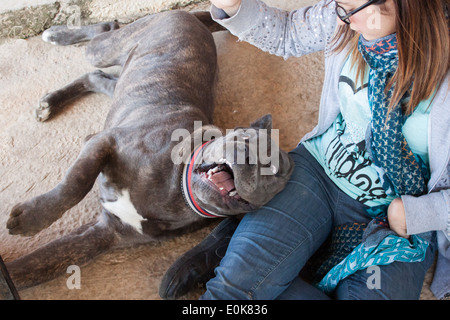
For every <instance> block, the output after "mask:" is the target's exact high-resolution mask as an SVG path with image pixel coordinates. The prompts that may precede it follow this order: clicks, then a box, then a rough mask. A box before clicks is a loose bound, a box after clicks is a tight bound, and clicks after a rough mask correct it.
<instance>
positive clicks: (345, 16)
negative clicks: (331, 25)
mask: <svg viewBox="0 0 450 320" xmlns="http://www.w3.org/2000/svg"><path fill="white" fill-rule="evenodd" d="M374 2H378V0H370V1H367V2H366V3H365V4H363V5H362V6H361V7H359V8H356V9H354V10H352V11H350V12H347V10H345V9H344V8H343V7H342V6H340V5H339V4H338V3H337V2H336V14H337V16H338V17H339V19H341V20H342V21H343V22H345V23H346V24H350V17H351V16H352V15H354V14H355V13H357V12H359V11H361V10H362V9H364V8H366V7H368V6H370V5H371V4H372V3H374Z"/></svg>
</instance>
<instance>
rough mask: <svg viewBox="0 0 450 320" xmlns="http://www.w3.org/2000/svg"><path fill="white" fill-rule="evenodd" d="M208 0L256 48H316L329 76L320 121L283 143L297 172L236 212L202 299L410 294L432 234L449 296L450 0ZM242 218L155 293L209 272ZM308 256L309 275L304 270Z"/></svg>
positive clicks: (439, 292) (175, 289)
mask: <svg viewBox="0 0 450 320" xmlns="http://www.w3.org/2000/svg"><path fill="white" fill-rule="evenodd" d="M211 2H212V3H213V6H212V9H211V14H212V17H213V18H214V19H215V20H216V21H217V22H219V23H220V24H222V25H223V26H225V27H226V28H228V29H229V30H230V31H231V32H232V33H233V34H235V35H236V36H238V37H239V38H240V39H241V40H243V41H248V42H250V43H251V44H253V45H255V46H257V47H258V48H261V49H262V50H264V51H268V52H270V53H272V54H276V55H279V56H283V57H284V58H288V57H290V56H301V55H304V54H308V53H311V52H316V51H321V50H324V52H325V79H324V88H323V93H322V98H321V104H320V110H319V120H318V125H317V127H316V128H314V130H313V131H312V132H310V133H309V134H307V135H306V136H305V137H303V139H302V140H301V142H300V143H299V145H298V147H297V148H296V149H294V150H293V151H292V152H291V153H290V155H291V156H292V158H293V160H294V161H295V164H296V166H295V170H294V173H293V175H292V177H291V180H290V181H289V183H288V184H287V186H286V188H285V189H284V190H283V191H282V192H280V193H279V194H278V195H276V196H275V198H274V199H273V200H272V201H270V202H269V203H268V204H266V205H265V206H264V207H263V208H261V209H260V210H258V211H257V212H253V213H250V214H246V215H245V216H244V218H243V219H242V221H240V222H239V225H238V227H237V229H236V231H235V232H234V235H233V237H232V238H231V241H230V243H229V246H228V249H227V251H226V254H225V256H224V257H223V259H222V260H221V262H220V265H219V266H218V267H217V268H216V269H215V277H214V278H213V279H211V280H210V281H209V282H208V283H207V285H206V288H207V290H206V292H205V294H204V295H203V296H202V299H328V298H335V299H417V298H419V296H420V292H421V288H422V283H423V279H424V276H425V273H426V271H427V270H428V268H429V267H430V265H431V263H432V261H433V258H434V248H435V243H436V242H437V243H438V247H439V256H438V265H437V270H436V275H435V278H434V283H433V287H432V289H433V291H434V293H435V295H436V296H437V297H438V298H443V297H444V296H445V295H446V294H448V293H449V292H450V279H449V275H448V270H450V249H449V240H448V239H450V215H449V213H450V191H449V185H450V179H449V171H448V168H449V151H450V144H449V143H450V142H449V141H450V129H449V123H450V112H449V109H448V106H449V105H450V97H448V95H447V94H448V91H449V61H450V56H449V51H450V44H449V32H448V30H449V29H448V26H449V25H448V0H445V1H443V0H427V1H423V0H371V1H366V0H342V1H329V0H324V1H321V2H319V3H317V4H316V5H315V6H312V7H307V8H303V9H299V10H296V11H293V12H285V11H283V10H279V9H275V8H270V7H268V6H266V5H265V4H264V3H262V2H260V1H259V0H242V1H241V0H211ZM236 225H237V222H234V221H233V220H231V219H227V220H225V221H224V222H222V223H221V224H220V225H219V226H218V228H217V229H216V230H214V231H213V233H212V235H211V236H210V237H208V238H207V239H205V240H204V241H203V242H202V243H201V244H200V245H199V246H197V247H196V248H194V249H192V250H191V251H190V252H188V253H187V254H186V255H185V256H183V257H182V258H181V259H180V260H179V261H178V262H176V263H175V264H174V265H173V266H172V268H171V269H170V270H169V271H168V273H167V274H166V276H165V279H164V281H163V282H162V285H161V290H160V293H161V295H162V296H163V297H174V296H177V295H179V294H181V293H184V292H186V291H188V290H189V289H190V288H191V287H192V286H193V285H194V284H195V283H197V282H199V281H202V280H203V278H204V277H208V276H209V275H210V271H211V269H212V268H214V266H215V263H218V262H219V261H220V257H219V255H217V254H215V252H217V251H218V249H219V248H222V249H223V248H226V245H228V240H227V239H228V238H229V237H230V236H231V234H233V231H234V228H235V226H236ZM330 236H331V241H332V242H331V245H329V244H327V243H325V242H326V240H327V239H330ZM436 238H437V241H436ZM324 243H325V245H323V244H324ZM322 245H323V246H322ZM321 246H322V249H321V250H319V251H318V252H317V250H318V249H319V248H320V247H321ZM323 248H325V250H323ZM316 252H317V253H316ZM314 253H316V255H315V256H314V257H313V258H311V257H312V256H313V254H314ZM307 263H308V266H309V267H311V266H313V267H314V268H312V267H311V268H308V269H312V270H313V271H314V273H313V281H312V282H311V281H309V282H306V281H304V280H303V279H302V278H300V277H299V276H298V275H299V272H300V271H301V270H302V269H303V270H305V269H307V268H305V266H306V265H307ZM313 284H314V285H313Z"/></svg>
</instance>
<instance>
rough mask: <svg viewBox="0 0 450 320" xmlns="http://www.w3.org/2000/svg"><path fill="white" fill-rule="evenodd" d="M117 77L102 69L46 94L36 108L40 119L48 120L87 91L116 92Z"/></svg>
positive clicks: (36, 113)
mask: <svg viewBox="0 0 450 320" xmlns="http://www.w3.org/2000/svg"><path fill="white" fill-rule="evenodd" d="M116 83H117V78H116V77H114V76H112V75H110V74H107V73H105V72H103V71H101V70H96V71H94V72H90V73H87V74H85V75H83V76H81V77H79V78H78V79H76V80H75V81H73V82H71V83H70V84H68V85H66V86H64V87H63V88H61V89H59V90H56V91H53V92H50V93H48V94H46V95H45V96H44V97H42V98H41V99H40V100H39V103H38V106H37V108H36V109H35V117H36V119H37V120H38V121H46V120H48V119H50V118H51V117H52V116H54V115H56V114H57V113H59V112H60V111H61V110H62V109H63V108H64V107H65V106H66V105H67V104H68V103H70V102H72V101H74V100H75V99H77V98H79V97H81V96H83V95H84V94H86V93H91V92H96V93H103V94H106V95H108V96H110V97H112V96H113V94H114V89H115V87H116Z"/></svg>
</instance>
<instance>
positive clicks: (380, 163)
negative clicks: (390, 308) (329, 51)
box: [318, 34, 431, 292]
mask: <svg viewBox="0 0 450 320" xmlns="http://www.w3.org/2000/svg"><path fill="white" fill-rule="evenodd" d="M358 49H359V51H360V52H361V54H362V55H363V57H364V60H365V61H366V62H367V64H368V65H369V87H368V95H369V105H370V107H371V111H372V120H371V126H370V132H369V134H368V139H367V140H368V141H367V144H366V146H367V149H368V151H369V153H370V154H371V156H372V159H373V161H374V164H375V165H376V166H377V167H378V168H377V170H378V175H379V177H380V179H381V182H382V185H383V188H384V190H385V191H386V193H387V194H389V195H395V196H397V197H399V196H400V195H414V196H419V195H422V194H424V193H425V192H426V191H427V188H426V177H427V176H428V172H427V169H425V166H423V165H422V162H421V161H420V159H419V158H416V156H415V155H414V154H413V152H412V151H411V149H410V147H409V146H408V143H407V142H406V139H405V137H404V136H403V133H402V127H403V124H404V123H405V121H406V117H405V116H404V115H403V112H402V107H401V105H402V102H404V101H406V99H408V98H409V97H408V96H406V97H403V99H402V101H401V102H400V103H399V104H398V105H396V106H394V107H393V108H392V110H391V111H390V112H389V101H390V99H391V97H392V94H393V91H394V87H395V86H392V87H391V88H390V89H389V90H385V88H386V86H387V83H388V81H389V80H390V79H391V78H392V76H393V75H394V73H395V71H396V70H397V67H398V50H397V38H396V35H395V34H392V35H389V36H386V37H384V38H381V39H377V40H376V41H366V40H365V39H364V38H363V37H362V36H360V39H359V43H358ZM372 209H375V210H376V209H378V210H379V211H378V212H376V213H374V212H372V213H371V216H377V218H376V219H374V220H373V221H372V222H371V223H369V225H368V226H367V228H365V229H364V231H361V232H360V233H359V235H356V237H359V239H360V241H361V243H360V244H359V245H357V246H356V247H354V248H353V247H352V248H350V250H347V251H346V252H347V256H346V257H345V258H344V259H343V260H342V261H341V262H340V263H338V264H337V265H335V266H334V267H333V268H332V269H331V270H330V271H329V272H328V273H327V274H326V275H325V277H324V278H323V279H322V280H321V281H320V283H319V284H318V287H319V288H320V289H322V290H323V291H325V292H331V291H333V290H334V288H335V287H336V286H337V284H338V282H339V281H340V280H342V279H344V278H345V277H347V276H349V275H350V274H352V273H354V272H356V271H358V270H361V269H365V268H368V267H370V266H374V265H386V264H390V263H392V262H394V261H401V262H418V261H423V260H424V258H425V253H426V250H427V247H428V245H429V239H430V237H431V233H427V234H422V235H421V236H418V235H413V236H411V237H410V239H405V238H402V237H399V236H398V235H396V233H395V232H393V231H392V230H390V229H389V226H388V225H387V217H386V214H387V207H386V206H384V207H382V208H381V207H379V208H372ZM336 234H342V232H341V233H336ZM425 239H427V240H425ZM348 252H350V254H348ZM335 261H336V260H335Z"/></svg>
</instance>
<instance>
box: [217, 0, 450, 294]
mask: <svg viewBox="0 0 450 320" xmlns="http://www.w3.org/2000/svg"><path fill="white" fill-rule="evenodd" d="M211 15H212V17H213V19H214V20H215V21H217V22H218V23H220V24H221V25H223V26H224V27H226V28H227V29H228V30H229V31H230V32H231V33H232V34H234V35H236V36H237V37H238V38H239V39H240V40H242V41H246V42H249V43H251V44H253V45H254V46H256V47H258V48H260V49H261V50H263V51H267V52H269V53H271V54H275V55H277V56H282V57H284V58H285V59H287V58H289V57H291V56H296V57H299V56H302V55H305V54H308V53H312V52H317V51H324V54H325V79H324V83H323V89H322V96H321V101H320V108H319V119H318V124H317V126H316V127H315V128H314V129H313V130H312V131H311V132H309V133H308V134H306V135H305V136H304V137H303V138H302V139H301V141H300V142H302V141H305V140H307V139H310V138H313V137H315V136H318V135H320V134H322V133H324V132H325V131H326V130H327V129H328V128H329V126H330V125H331V124H332V123H333V121H334V120H335V119H336V117H337V115H338V114H339V112H340V102H339V96H338V80H339V75H340V72H341V69H342V65H343V63H344V61H345V58H346V56H347V53H348V51H346V50H344V51H342V52H340V53H337V54H336V53H333V52H332V47H331V40H332V39H333V36H334V33H335V30H336V26H337V20H336V14H335V3H334V1H330V0H323V1H320V2H319V3H317V4H316V5H314V6H309V7H305V8H302V9H298V10H294V11H291V12H287V11H284V10H281V9H277V8H272V7H269V6H267V5H266V4H265V3H263V2H261V1H260V0H242V4H241V7H240V8H239V11H238V12H237V13H236V14H235V15H234V16H232V17H231V18H230V17H228V15H227V14H226V13H225V12H224V11H223V10H220V9H218V8H216V7H214V6H212V7H211ZM449 79H450V75H449V74H447V77H446V79H445V82H444V83H442V84H441V86H440V88H439V90H438V91H437V93H436V97H435V99H434V101H433V105H432V109H431V113H430V120H429V126H428V130H429V134H428V137H429V138H428V139H429V141H428V143H429V158H430V170H431V177H430V181H429V183H428V190H429V193H428V194H426V195H423V196H420V197H413V196H402V200H403V204H404V207H405V212H406V223H407V232H408V234H418V233H422V232H427V231H432V230H436V231H437V237H438V246H439V255H438V262H437V268H436V271H435V276H434V280H433V284H432V287H431V289H432V291H433V293H434V294H435V296H436V297H437V298H443V297H444V296H445V295H448V294H450V190H449V186H450V179H449V173H450V164H449V163H450V110H449V107H450V97H449V95H448V93H449V88H450V86H449V85H450V84H449Z"/></svg>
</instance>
